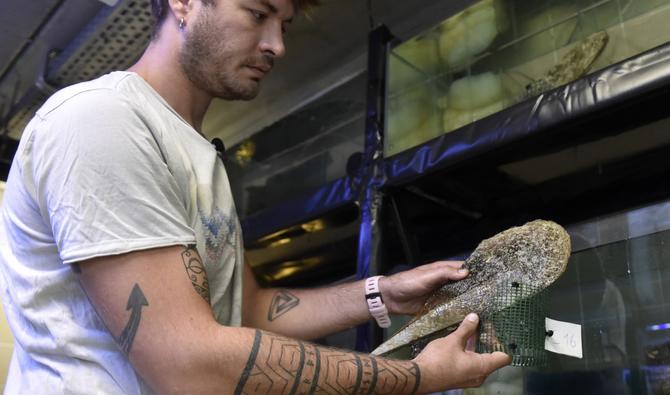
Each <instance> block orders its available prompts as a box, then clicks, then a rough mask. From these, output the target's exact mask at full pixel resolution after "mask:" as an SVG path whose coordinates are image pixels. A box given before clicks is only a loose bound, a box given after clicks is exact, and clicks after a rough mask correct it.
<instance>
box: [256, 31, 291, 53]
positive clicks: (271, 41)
mask: <svg viewBox="0 0 670 395" xmlns="http://www.w3.org/2000/svg"><path fill="white" fill-rule="evenodd" d="M260 50H261V52H262V53H263V54H266V55H271V56H273V57H275V58H281V57H282V56H284V54H285V53H286V48H285V47H284V35H283V33H282V27H281V25H280V26H278V27H273V28H271V29H267V31H266V34H264V35H263V37H262V38H261V42H260Z"/></svg>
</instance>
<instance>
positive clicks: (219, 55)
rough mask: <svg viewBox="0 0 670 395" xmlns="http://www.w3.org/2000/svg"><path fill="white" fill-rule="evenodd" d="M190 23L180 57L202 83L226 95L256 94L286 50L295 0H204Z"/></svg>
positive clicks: (189, 74)
mask: <svg viewBox="0 0 670 395" xmlns="http://www.w3.org/2000/svg"><path fill="white" fill-rule="evenodd" d="M193 11H194V12H192V13H191V15H193V16H192V17H190V18H189V22H188V24H187V27H186V28H185V29H186V31H185V35H186V37H185V42H184V45H183V47H182V49H181V52H180V54H179V62H180V64H181V66H182V69H183V70H184V72H185V73H186V76H187V77H188V78H189V79H190V80H191V81H192V82H193V83H194V84H195V85H196V86H198V87H199V88H200V89H202V90H204V91H206V92H207V93H209V94H210V95H212V96H214V97H219V98H222V99H226V100H251V99H253V98H254V97H256V95H258V91H259V89H260V82H261V80H262V79H263V77H265V75H266V74H267V73H269V72H270V70H271V69H272V66H273V64H274V60H275V59H276V58H278V57H281V56H283V55H284V40H283V33H284V31H285V30H286V27H287V25H288V24H289V23H290V21H291V18H292V16H293V12H294V10H293V3H292V1H291V0H215V4H213V5H204V4H203V3H202V0H200V1H199V2H198V3H196V5H195V6H194V9H193Z"/></svg>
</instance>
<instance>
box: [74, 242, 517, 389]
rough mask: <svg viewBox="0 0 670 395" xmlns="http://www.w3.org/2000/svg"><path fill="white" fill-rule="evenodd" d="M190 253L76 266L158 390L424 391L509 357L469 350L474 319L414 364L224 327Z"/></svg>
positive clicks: (163, 252) (147, 254)
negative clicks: (192, 265)
mask: <svg viewBox="0 0 670 395" xmlns="http://www.w3.org/2000/svg"><path fill="white" fill-rule="evenodd" d="M185 252H188V253H189V254H194V255H191V256H190V257H191V258H193V259H197V260H199V257H198V256H197V252H196V251H194V250H190V251H189V249H188V247H181V246H175V247H166V248H159V249H154V250H146V251H138V252H133V253H128V254H123V255H118V256H108V257H102V258H96V259H93V260H90V261H87V262H82V263H80V264H79V265H78V266H79V269H80V270H79V279H80V282H81V284H82V286H83V288H84V289H85V291H86V293H87V294H88V296H89V299H90V300H91V302H92V303H93V305H94V306H95V308H96V310H97V311H98V314H99V315H100V316H101V317H102V319H103V320H104V322H105V324H106V325H107V328H108V330H109V332H110V333H111V335H112V336H113V337H114V338H115V339H116V340H117V342H118V344H119V347H120V348H121V349H122V350H124V351H125V352H126V353H127V354H128V358H129V360H130V361H131V363H132V364H133V366H134V367H135V369H136V370H137V372H138V373H139V374H140V375H141V376H142V377H143V378H144V379H145V380H146V382H147V383H148V384H149V385H150V386H151V387H152V388H153V389H154V390H155V391H156V392H158V393H165V394H170V393H212V394H221V393H229V394H303V393H304V394H372V393H378V394H383V393H392V394H412V393H425V392H432V391H437V390H440V389H446V388H453V387H456V386H469V385H476V384H479V383H480V381H481V380H482V379H483V377H485V376H486V375H487V374H488V373H490V372H491V371H493V370H494V369H495V368H497V367H499V366H502V365H504V364H506V363H508V359H507V357H506V356H504V355H503V356H501V355H497V354H490V355H478V354H473V353H470V352H468V351H465V349H464V348H465V343H466V341H467V338H469V337H470V336H471V335H472V334H473V333H474V330H475V328H476V323H472V322H464V324H463V325H462V328H459V330H457V331H456V332H455V333H454V334H452V335H450V336H449V337H447V338H444V339H440V340H438V341H435V342H432V343H431V344H430V345H429V346H428V347H426V351H424V352H423V353H422V354H420V355H419V357H417V358H416V359H415V360H414V361H394V360H388V359H384V358H375V357H371V356H366V355H360V354H355V353H352V352H348V351H340V350H334V349H329V348H323V347H320V346H315V345H313V344H309V343H306V342H301V341H299V340H293V339H288V338H285V337H281V336H279V335H275V334H272V333H268V332H264V331H260V330H254V329H249V328H232V327H225V326H221V325H219V324H218V323H217V322H216V321H215V320H214V318H213V316H212V312H211V308H210V306H209V303H207V301H206V300H205V298H204V297H203V296H202V292H199V291H200V290H199V289H198V288H197V287H194V284H193V282H194V281H193V278H192V276H191V275H190V273H188V270H185V269H186V268H187V267H188V266H185V264H184V259H183V258H184V253H185ZM192 263H193V262H192ZM196 282H197V283H198V284H201V282H199V281H197V280H196Z"/></svg>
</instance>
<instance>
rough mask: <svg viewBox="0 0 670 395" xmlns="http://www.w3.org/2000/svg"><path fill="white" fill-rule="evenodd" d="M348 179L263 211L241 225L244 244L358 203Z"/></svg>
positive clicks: (333, 182)
mask: <svg viewBox="0 0 670 395" xmlns="http://www.w3.org/2000/svg"><path fill="white" fill-rule="evenodd" d="M355 197H356V192H354V191H353V190H352V180H351V178H349V177H345V178H340V179H337V180H335V181H332V182H330V183H328V184H326V185H325V186H323V187H321V188H319V189H318V190H317V191H315V192H313V193H311V194H310V195H307V196H301V197H299V198H296V199H293V200H290V201H288V202H286V203H283V204H280V205H278V206H276V207H272V208H270V209H266V210H263V211H261V212H259V213H256V214H254V215H251V216H249V217H247V218H245V219H244V220H243V221H242V228H243V230H244V243H245V244H247V243H251V242H254V241H256V240H258V239H259V238H261V237H263V236H267V235H269V234H271V233H274V232H276V231H278V230H281V229H284V228H287V227H289V226H292V225H297V224H300V223H303V222H306V221H309V220H312V219H314V218H317V217H319V216H321V215H322V214H325V213H327V212H330V211H332V210H333V209H336V208H338V207H341V206H343V205H345V204H346V203H351V202H353V201H354V200H355Z"/></svg>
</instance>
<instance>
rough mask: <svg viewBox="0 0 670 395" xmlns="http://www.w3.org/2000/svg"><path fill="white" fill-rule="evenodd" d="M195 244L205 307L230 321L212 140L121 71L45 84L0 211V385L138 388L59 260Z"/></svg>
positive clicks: (231, 259) (226, 229)
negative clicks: (3, 321)
mask: <svg viewBox="0 0 670 395" xmlns="http://www.w3.org/2000/svg"><path fill="white" fill-rule="evenodd" d="M194 243H195V244H197V249H198V252H199V253H200V256H201V257H202V259H203V261H204V265H205V268H206V270H207V275H208V277H209V285H210V294H211V303H212V309H213V311H214V315H215V317H216V319H217V320H218V321H219V322H220V323H221V324H223V325H232V326H239V325H240V321H241V314H240V309H241V298H242V264H243V257H242V239H241V229H240V226H239V221H238V219H237V215H236V212H235V206H234V203H233V198H232V194H231V191H230V186H229V184H228V178H227V175H226V172H225V169H224V167H223V164H222V163H221V160H220V159H219V158H218V156H217V154H216V151H215V149H214V147H213V146H212V145H211V144H210V143H209V142H208V141H207V140H206V139H205V138H204V137H203V136H201V135H200V134H198V133H197V132H196V131H195V130H194V129H193V128H192V127H191V126H190V125H189V124H188V123H187V122H185V121H184V120H183V119H182V118H181V117H180V116H179V115H178V114H177V113H176V112H175V111H174V110H173V109H172V108H171V107H170V106H169V105H168V104H167V103H166V102H165V101H164V100H163V98H162V97H160V96H159V95H158V93H156V92H155V91H154V90H153V89H152V88H151V87H150V86H149V85H148V84H147V83H146V82H145V81H144V80H143V79H142V78H141V77H139V76H138V75H136V74H134V73H129V72H114V73H111V74H108V75H105V76H103V77H101V78H98V79H96V80H94V81H90V82H85V83H81V84H77V85H74V86H71V87H69V88H66V89H63V90H61V91H59V92H57V93H56V94H55V95H54V96H52V97H51V98H50V99H49V100H48V101H47V103H46V104H45V105H44V106H43V107H42V108H41V109H40V110H39V111H38V112H37V114H36V116H35V117H34V118H33V120H32V121H31V122H30V123H29V125H28V126H27V127H26V130H25V131H24V133H23V136H22V138H21V142H20V144H19V148H18V150H17V152H16V156H15V157H14V162H13V164H12V168H11V171H10V174H9V178H8V181H7V188H6V192H5V196H4V202H3V207H2V211H1V212H0V274H1V275H0V282H2V284H1V285H2V290H3V291H2V292H3V293H2V302H3V305H4V308H5V312H6V314H7V318H8V321H9V324H10V327H11V328H12V332H13V333H14V336H15V340H16V342H15V351H14V355H13V358H12V361H11V365H10V369H9V375H8V378H7V385H6V393H9V394H14V393H21V394H66V393H67V394H92V393H95V394H121V393H123V394H143V393H149V392H150V391H149V389H148V388H147V387H146V385H145V384H144V383H143V382H142V380H141V378H140V377H139V376H138V375H137V374H136V373H135V371H134V370H133V368H132V366H131V365H130V363H129V362H128V360H127V358H126V357H125V355H124V354H123V353H122V352H121V351H120V349H119V347H118V346H117V344H116V343H115V341H114V339H113V338H112V336H111V335H110V334H109V332H108V331H107V330H106V329H105V326H104V325H103V322H102V321H101V319H100V318H99V317H98V315H97V314H96V312H95V311H94V309H93V306H92V305H91V304H90V302H89V301H88V299H87V297H86V295H85V294H84V292H83V290H82V288H81V287H80V285H79V283H78V281H77V278H76V275H75V274H74V273H73V272H72V268H71V266H70V265H69V263H73V262H78V261H83V260H86V259H90V258H93V257H98V256H106V255H115V254H121V253H125V252H129V251H135V250H142V249H147V248H154V247H161V246H170V245H186V244H194ZM159 273H160V265H159V264H158V263H157V264H156V274H157V275H159ZM184 275H186V272H184Z"/></svg>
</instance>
